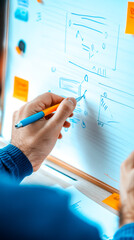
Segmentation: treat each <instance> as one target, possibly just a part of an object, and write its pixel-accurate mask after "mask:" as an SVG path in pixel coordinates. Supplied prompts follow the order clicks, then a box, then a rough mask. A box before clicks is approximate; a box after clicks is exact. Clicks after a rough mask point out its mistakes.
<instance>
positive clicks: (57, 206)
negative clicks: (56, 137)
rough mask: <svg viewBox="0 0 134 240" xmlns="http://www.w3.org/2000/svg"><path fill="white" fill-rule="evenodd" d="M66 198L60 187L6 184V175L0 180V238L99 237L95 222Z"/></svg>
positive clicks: (87, 239) (67, 239)
mask: <svg viewBox="0 0 134 240" xmlns="http://www.w3.org/2000/svg"><path fill="white" fill-rule="evenodd" d="M0 182H1V180H0ZM69 200H70V198H69V196H68V195H67V193H65V192H64V191H62V190H54V189H52V188H49V187H37V186H32V187H31V186H22V185H21V186H19V185H11V183H10V186H9V184H8V181H7V179H6V183H3V182H2V183H0V238H1V239H19V240H24V239H25V240H37V239H38V240H43V239H45V240H53V239H56V240H63V239H64V240H74V239H77V240H90V239H93V240H100V237H99V233H98V230H97V229H96V228H95V227H94V226H92V225H89V224H87V223H86V222H84V221H83V220H81V219H80V218H78V217H77V216H76V215H74V214H73V213H72V212H71V211H70V209H69Z"/></svg>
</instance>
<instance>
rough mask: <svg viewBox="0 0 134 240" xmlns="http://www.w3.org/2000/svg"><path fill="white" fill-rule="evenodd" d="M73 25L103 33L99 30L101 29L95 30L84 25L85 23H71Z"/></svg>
mask: <svg viewBox="0 0 134 240" xmlns="http://www.w3.org/2000/svg"><path fill="white" fill-rule="evenodd" d="M73 25H74V26H78V27H84V28H87V29H89V30H92V31H95V32H98V33H101V34H103V32H101V31H99V30H97V29H95V28H91V27H88V26H85V25H82V24H77V23H73Z"/></svg>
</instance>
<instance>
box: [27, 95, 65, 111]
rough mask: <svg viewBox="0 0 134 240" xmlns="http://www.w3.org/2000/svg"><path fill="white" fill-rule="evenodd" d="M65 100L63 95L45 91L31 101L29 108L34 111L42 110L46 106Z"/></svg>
mask: <svg viewBox="0 0 134 240" xmlns="http://www.w3.org/2000/svg"><path fill="white" fill-rule="evenodd" d="M63 100H64V98H63V97H61V96H59V95H56V94H54V93H44V94H42V95H40V96H38V97H37V98H35V99H34V100H33V101H31V102H29V109H30V111H31V112H32V113H33V112H34V113H36V112H40V111H42V110H44V109H46V108H49V107H51V106H53V105H56V104H58V103H61V102H62V101H63Z"/></svg>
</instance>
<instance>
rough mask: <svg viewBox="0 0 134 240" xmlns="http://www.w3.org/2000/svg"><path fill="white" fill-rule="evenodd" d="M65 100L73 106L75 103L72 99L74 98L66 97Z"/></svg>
mask: <svg viewBox="0 0 134 240" xmlns="http://www.w3.org/2000/svg"><path fill="white" fill-rule="evenodd" d="M67 100H68V101H69V102H70V103H71V104H72V105H73V106H75V105H76V104H75V102H74V101H73V100H74V98H67Z"/></svg>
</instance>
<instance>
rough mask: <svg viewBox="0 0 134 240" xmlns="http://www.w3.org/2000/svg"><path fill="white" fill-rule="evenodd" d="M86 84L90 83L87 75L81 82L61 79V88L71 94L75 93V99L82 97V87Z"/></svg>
mask: <svg viewBox="0 0 134 240" xmlns="http://www.w3.org/2000/svg"><path fill="white" fill-rule="evenodd" d="M84 82H88V75H87V74H86V75H85V76H84V79H83V80H82V81H81V82H79V81H77V80H73V79H68V78H64V77H61V78H59V88H61V89H64V90H66V91H68V92H70V93H73V94H74V97H81V95H82V85H83V83H84ZM85 92H86V91H85Z"/></svg>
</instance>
